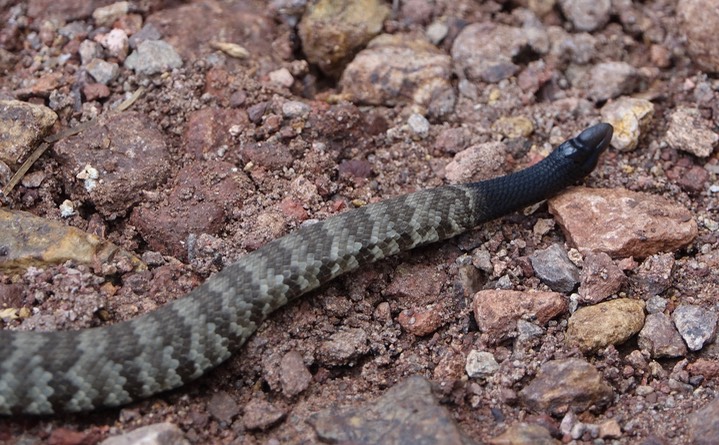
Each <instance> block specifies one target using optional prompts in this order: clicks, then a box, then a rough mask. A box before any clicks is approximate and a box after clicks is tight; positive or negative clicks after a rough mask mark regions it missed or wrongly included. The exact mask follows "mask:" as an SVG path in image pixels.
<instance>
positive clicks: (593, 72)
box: [589, 62, 640, 102]
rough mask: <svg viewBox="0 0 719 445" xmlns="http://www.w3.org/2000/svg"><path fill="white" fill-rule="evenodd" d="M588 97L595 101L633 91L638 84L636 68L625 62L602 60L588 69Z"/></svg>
mask: <svg viewBox="0 0 719 445" xmlns="http://www.w3.org/2000/svg"><path fill="white" fill-rule="evenodd" d="M589 77H590V81H589V97H591V98H592V99H593V100H594V101H596V102H601V101H605V100H607V99H613V98H615V97H619V96H621V95H623V94H631V93H633V92H634V91H635V90H636V89H637V88H638V86H639V80H640V78H639V73H638V72H637V69H636V68H634V67H633V66H632V65H630V64H628V63H626V62H603V63H598V64H597V65H596V66H594V67H593V68H591V69H590V70H589Z"/></svg>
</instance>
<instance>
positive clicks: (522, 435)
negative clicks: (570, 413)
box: [487, 422, 562, 445]
mask: <svg viewBox="0 0 719 445" xmlns="http://www.w3.org/2000/svg"><path fill="white" fill-rule="evenodd" d="M487 443H488V444H489V445H532V444H542V445H561V443H562V442H560V441H559V440H557V439H555V438H553V437H552V434H551V433H550V432H549V431H548V430H547V429H546V428H544V427H542V426H540V425H537V424H536V423H525V422H519V423H515V424H513V425H511V426H510V427H509V428H507V431H505V432H504V433H502V434H500V435H499V436H497V437H494V438H492V439H489V440H488V441H487Z"/></svg>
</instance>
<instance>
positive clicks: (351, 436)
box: [309, 376, 469, 445]
mask: <svg viewBox="0 0 719 445" xmlns="http://www.w3.org/2000/svg"><path fill="white" fill-rule="evenodd" d="M309 422H310V424H311V425H312V427H313V428H314V430H315V432H316V433H317V436H318V438H319V441H320V442H322V443H346V444H349V443H352V444H355V445H375V444H442V445H469V442H468V441H467V439H466V438H465V435H464V434H463V433H462V432H461V430H460V429H459V428H458V426H457V424H456V423H455V421H454V420H453V416H452V415H451V414H450V413H449V411H448V410H447V408H445V407H444V406H443V405H442V404H440V403H438V402H437V399H436V398H435V397H434V396H433V395H432V390H431V385H430V383H429V382H428V381H427V380H426V379H424V378H423V377H419V376H413V377H409V378H407V379H405V380H404V381H402V382H400V383H398V384H396V385H395V386H393V387H392V388H390V389H389V390H388V391H387V392H386V393H385V394H384V395H382V396H381V397H379V398H378V399H376V400H375V401H373V402H370V403H366V404H364V405H362V406H359V407H351V408H346V409H336V408H328V409H325V410H323V411H321V412H319V413H317V414H315V415H314V416H312V418H311V419H310V421H309Z"/></svg>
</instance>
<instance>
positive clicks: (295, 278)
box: [0, 124, 612, 414]
mask: <svg viewBox="0 0 719 445" xmlns="http://www.w3.org/2000/svg"><path fill="white" fill-rule="evenodd" d="M611 136H612V127H611V126H610V125H608V124H597V125H595V126H593V127H590V128H588V129H587V130H585V131H583V132H582V133H581V134H579V135H578V136H577V137H575V138H573V139H570V140H568V141H566V142H564V143H563V144H561V145H560V146H559V147H558V148H557V149H555V150H554V151H553V152H552V153H551V154H550V155H549V156H548V157H546V158H545V159H544V160H542V161H541V162H539V163H537V164H535V165H534V166H532V167H530V168H527V169H525V170H522V171H519V172H516V173H513V174H510V175H506V176H502V177H498V178H494V179H490V180H487V181H481V182H476V183H470V184H464V185H449V186H444V187H439V188H435V189H431V190H424V191H419V192H416V193H411V194H408V195H404V196H400V197H397V198H393V199H389V200H386V201H382V202H379V203H376V204H370V205H367V206H365V207H361V208H359V209H355V210H351V211H347V212H344V213H341V214H339V215H336V216H333V217H331V218H328V219H327V220H325V221H323V222H319V223H315V224H311V225H308V226H305V227H302V228H300V229H299V230H297V231H295V232H293V233H291V234H289V235H287V236H285V237H283V238H279V239H277V240H274V241H271V242H269V243H268V244H266V245H265V246H263V247H262V248H260V249H258V250H256V251H254V252H252V253H250V254H248V255H245V256H243V257H242V258H241V259H240V260H239V261H238V262H236V263H234V264H231V265H229V266H227V267H225V268H224V269H223V270H222V271H221V272H219V273H217V274H215V275H214V276H212V277H211V278H210V279H208V280H207V281H206V282H205V283H203V284H202V285H200V286H198V287H197V288H195V289H194V290H193V291H192V292H190V293H189V294H188V295H186V296H185V297H183V298H180V299H178V300H176V301H174V302H172V303H169V304H167V305H165V306H163V307H161V308H159V309H158V310H155V311H153V312H150V313H148V314H145V315H143V316H140V317H138V318H135V319H133V320H130V321H126V322H121V323H117V324H113V325H109V326H103V327H98V328H91V329H85V330H79V331H67V332H18V331H9V330H3V331H0V358H1V360H2V361H1V362H0V413H2V414H53V413H59V412H77V411H89V410H94V409H97V408H101V407H113V406H119V405H123V404H127V403H129V402H132V401H135V400H138V399H141V398H145V397H149V396H151V395H153V394H156V393H158V392H161V391H166V390H169V389H172V388H177V387H179V386H182V385H184V384H185V383H187V382H190V381H192V380H194V379H196V378H198V377H200V376H201V375H203V374H204V373H205V372H207V371H208V370H209V369H211V368H213V367H215V366H217V365H218V364H220V363H222V362H223V361H225V360H226V359H227V358H228V357H230V355H231V354H232V353H233V352H235V351H237V350H238V349H239V348H240V347H241V346H242V345H243V344H244V343H245V341H246V340H247V339H248V337H249V336H250V335H252V333H253V332H255V330H256V329H257V327H258V326H259V325H260V323H262V322H263V320H265V319H266V318H267V317H268V315H269V314H270V313H272V312H273V311H274V310H275V309H277V308H279V307H281V306H283V305H285V304H287V302H289V301H291V300H293V299H295V298H297V297H299V296H300V295H302V294H304V293H306V292H308V291H310V290H312V289H315V288H317V287H319V286H321V285H322V284H323V283H325V282H327V281H329V280H331V279H333V278H335V277H337V276H339V275H341V274H343V273H346V272H349V271H352V270H355V269H357V268H359V267H361V266H362V265H364V264H367V263H370V262H373V261H376V260H379V259H382V258H385V257H387V256H389V255H393V254H395V253H397V252H401V251H404V250H409V249H412V248H414V247H417V246H421V245H424V244H428V243H432V242H435V241H439V240H443V239H447V238H450V237H453V236H455V235H458V234H460V233H462V232H465V231H467V230H469V229H471V228H473V227H475V226H477V225H478V224H480V223H482V222H484V221H488V220H490V219H493V218H496V217H498V216H501V215H504V214H506V213H508V212H511V211H514V210H516V209H519V208H522V207H524V206H527V205H529V204H532V203H535V202H537V201H540V200H542V199H545V198H547V197H548V196H550V195H552V194H554V193H556V192H558V191H559V190H560V189H562V188H564V187H566V186H567V185H570V184H572V183H574V182H576V181H578V180H579V179H581V178H583V177H584V176H586V175H587V174H589V173H590V172H591V171H592V170H593V169H594V167H595V166H596V164H597V161H598V158H599V155H600V154H601V152H602V151H603V150H604V149H605V148H606V147H607V145H608V144H609V141H610V139H611Z"/></svg>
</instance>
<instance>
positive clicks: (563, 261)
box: [529, 244, 579, 293]
mask: <svg viewBox="0 0 719 445" xmlns="http://www.w3.org/2000/svg"><path fill="white" fill-rule="evenodd" d="M529 260H530V261H531V262H532V268H533V269H534V272H535V273H536V274H537V276H538V277H539V278H540V279H541V280H542V281H543V282H544V283H545V284H546V285H547V286H549V287H550V288H551V289H552V290H553V291H555V292H564V293H568V292H571V291H572V290H574V288H575V287H577V284H579V269H577V266H575V265H574V263H572V261H571V260H570V259H569V256H568V255H567V252H565V251H564V249H563V248H562V246H560V245H559V244H553V245H551V246H550V247H548V248H547V249H544V250H537V251H535V252H534V253H533V254H532V255H531V256H530V257H529Z"/></svg>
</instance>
